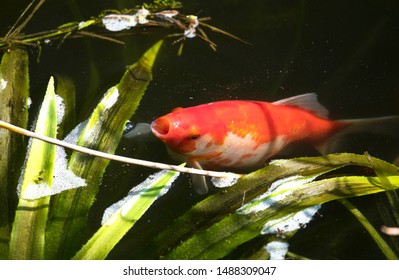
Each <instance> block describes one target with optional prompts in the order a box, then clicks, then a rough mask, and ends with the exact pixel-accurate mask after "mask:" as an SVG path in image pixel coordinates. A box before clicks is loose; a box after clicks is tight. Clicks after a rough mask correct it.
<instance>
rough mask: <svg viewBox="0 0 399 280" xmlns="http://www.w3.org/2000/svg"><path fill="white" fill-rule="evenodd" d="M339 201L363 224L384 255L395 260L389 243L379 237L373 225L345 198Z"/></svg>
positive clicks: (395, 257)
mask: <svg viewBox="0 0 399 280" xmlns="http://www.w3.org/2000/svg"><path fill="white" fill-rule="evenodd" d="M339 202H341V203H342V205H344V206H345V207H346V208H347V209H348V210H349V211H350V212H351V213H352V214H353V215H354V216H355V217H356V219H357V220H358V221H359V222H360V223H361V224H362V225H363V226H364V228H365V229H366V230H367V231H368V232H369V234H370V236H371V237H372V238H373V239H374V241H375V243H377V245H378V247H379V248H380V249H381V251H382V252H383V253H384V255H385V256H386V257H387V259H389V260H397V259H398V257H397V256H396V254H395V252H394V251H393V250H392V249H391V247H389V245H388V244H387V243H386V242H385V240H384V239H383V238H382V237H381V235H380V234H379V233H378V231H377V230H376V229H375V228H374V227H373V225H372V224H371V223H370V222H369V220H368V219H367V218H366V217H365V216H364V215H363V214H362V213H361V212H360V211H359V209H357V208H356V206H354V205H353V204H352V203H350V202H349V200H347V199H344V198H342V199H340V200H339Z"/></svg>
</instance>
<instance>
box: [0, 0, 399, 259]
mask: <svg viewBox="0 0 399 280" xmlns="http://www.w3.org/2000/svg"><path fill="white" fill-rule="evenodd" d="M42 2H43V1H41V2H40V3H42ZM161 3H163V4H164V5H166V4H165V3H168V5H173V7H171V8H173V9H175V8H176V5H178V3H177V2H175V1H154V3H153V4H151V5H150V4H148V5H143V7H138V8H137V9H134V10H132V11H130V12H123V14H124V15H129V16H132V18H130V17H128V19H129V21H130V20H133V21H135V20H137V22H136V23H133V24H135V26H136V25H137V24H140V20H139V19H138V18H137V17H138V16H140V15H142V14H137V13H139V11H140V9H143V8H145V9H149V10H151V9H153V10H154V11H158V10H161V11H162V10H163V11H164V9H165V7H162V8H160V6H159V5H160V4H161ZM152 5H155V6H152ZM114 12H115V11H114ZM114 12H113V14H112V15H113V16H112V17H113V18H117V19H118V16H117V13H114ZM109 14H110V13H104V15H103V16H100V17H99V18H95V19H92V20H89V21H84V23H83V24H80V27H82V26H83V27H82V28H81V29H83V28H86V27H89V26H91V25H94V24H97V23H98V21H99V19H100V18H104V17H105V16H106V15H109ZM112 17H111V18H110V19H112ZM186 19H187V18H186V17H184V18H181V19H179V21H178V23H177V22H175V21H173V24H177V25H178V26H177V28H180V29H181V30H188V32H186V33H184V32H183V33H181V34H180V35H179V36H184V37H180V38H190V37H189V36H192V35H193V33H192V32H193V31H192V28H197V27H198V26H195V25H196V22H195V19H194V18H191V19H190V18H189V19H188V20H189V21H188V22H185V23H186V24H183V23H182V22H181V21H180V20H182V21H183V20H186ZM141 22H144V23H142V24H147V23H146V22H145V21H144V20H143V19H141ZM193 22H194V23H193ZM24 23H27V21H24ZM163 24H164V23H163V22H162V23H160V25H163ZM168 24H171V23H170V22H169V23H168ZM190 24H191V26H190ZM200 24H201V22H200ZM16 26H17V25H16ZM18 26H20V25H18ZM22 27H23V26H22ZM131 27H134V26H131ZM68 28H71V29H68V30H66V29H65V30H64V29H63V28H62V29H61V30H62V32H64V31H65V33H62V32H61V33H62V34H61V33H60V34H58V33H57V32H60V30H58V31H51V32H45V33H43V34H45V35H43V37H40V36H39V37H38V35H37V34H36V35H34V36H32V37H29V36H28V37H23V36H22V35H20V34H19V31H20V30H21V27H19V28H15V29H14V31H13V32H10V33H9V34H8V36H6V37H5V39H4V40H3V41H2V44H4V45H3V46H7V48H8V51H7V52H5V53H4V54H3V58H2V62H1V66H0V99H1V100H0V120H1V121H2V122H0V126H1V127H3V128H7V129H9V130H5V129H3V128H1V130H0V159H1V160H0V164H1V168H0V172H1V175H0V178H1V181H0V258H1V259H105V258H107V257H108V256H109V254H110V252H112V250H113V249H114V248H115V246H117V244H118V243H119V242H120V240H121V239H122V238H123V236H125V235H126V234H127V232H129V231H131V230H133V229H134V228H135V227H136V223H137V222H138V221H140V219H141V218H142V217H143V216H144V215H145V214H146V213H147V212H148V210H149V209H151V207H152V206H153V203H154V202H155V201H156V200H157V199H159V198H160V197H163V198H164V199H166V200H167V199H168V197H167V195H166V193H167V192H168V190H170V189H171V188H173V187H174V186H175V185H174V182H175V180H176V178H177V176H178V175H179V172H178V171H177V170H180V171H182V172H191V171H192V170H190V169H184V168H183V167H181V168H175V169H176V170H170V171H168V170H163V171H160V172H157V173H156V174H155V175H153V176H150V177H149V178H147V179H146V180H144V181H143V183H141V184H140V185H139V186H135V187H133V186H132V190H131V191H129V192H128V193H127V194H126V197H125V198H124V199H122V200H120V201H118V202H115V204H113V205H111V206H110V207H109V208H107V210H106V211H105V213H104V216H103V219H102V226H100V227H98V228H97V229H96V232H95V233H94V234H93V236H92V237H91V238H90V239H89V240H83V239H82V234H81V233H82V232H83V231H84V230H85V229H86V228H87V227H88V223H89V222H88V216H89V213H90V210H91V208H92V205H93V203H94V201H95V199H96V197H97V195H98V192H99V189H100V187H101V180H102V178H103V176H104V174H105V173H106V172H107V169H106V168H107V166H108V164H109V160H112V159H113V157H112V154H114V153H115V151H116V148H117V147H118V145H119V143H120V140H121V137H122V133H123V130H124V127H125V125H126V123H127V121H128V120H129V119H130V118H131V117H132V116H133V115H134V114H135V112H136V109H137V107H138V106H139V103H140V100H141V99H142V97H143V95H144V93H145V90H146V88H147V86H148V85H149V83H150V81H151V79H152V68H153V65H154V63H155V60H156V58H157V56H159V55H160V54H159V51H160V49H161V48H162V45H163V41H158V42H156V43H155V44H154V45H153V46H152V47H151V48H149V49H148V50H147V51H146V52H145V53H144V54H143V55H142V57H141V58H140V59H139V60H138V61H137V62H136V63H134V64H133V65H132V66H130V67H129V68H128V69H127V70H126V71H125V73H124V75H123V76H122V78H121V79H120V81H119V83H118V84H116V85H115V86H113V87H111V88H110V89H109V90H108V91H107V92H106V93H105V94H104V96H103V98H102V99H101V101H100V102H99V103H98V104H97V106H96V107H95V109H94V110H92V111H91V114H90V117H89V118H88V119H87V120H86V121H85V122H83V123H81V124H79V125H77V124H76V123H73V125H77V126H76V128H75V129H72V131H70V130H71V129H70V123H69V122H70V121H71V119H69V118H67V117H66V116H68V115H70V114H72V113H73V110H75V106H74V90H73V88H74V87H73V85H72V84H71V81H70V80H68V79H65V78H62V77H58V78H53V77H51V78H50V79H49V83H48V86H47V90H46V93H45V94H44V100H43V102H42V104H41V108H40V111H39V114H38V116H37V120H36V122H35V125H34V128H33V130H34V131H35V133H36V134H29V133H28V132H26V131H24V130H21V129H19V128H18V127H22V128H26V127H27V126H28V117H29V116H28V110H27V108H28V107H29V69H28V55H27V52H26V50H25V48H24V47H26V46H28V45H30V44H35V45H36V46H40V44H41V43H42V42H45V40H47V39H49V38H50V37H51V36H53V37H51V40H54V39H57V38H58V39H60V38H62V39H65V38H69V37H73V36H81V35H84V34H83V33H82V32H81V31H80V30H81V29H79V24H77V25H76V24H72V25H69V27H68ZM190 28H191V29H190ZM214 29H215V28H214ZM16 31H18V32H16ZM202 32H203V31H200V35H201V36H202V37H203V38H202V39H205V41H207V42H208V43H210V42H211V41H209V39H208V38H207V36H206V35H204V34H205V33H202ZM55 34H57V36H55ZM182 34H183V35H182ZM19 36H22V37H19ZM46 36H47V37H46ZM48 36H50V37H48ZM92 37H93V36H92ZM32 38H35V40H31V39H32ZM62 39H61V40H62ZM184 40H185V39H184ZM21 46H22V48H21ZM210 46H214V45H213V44H212V43H210ZM55 79H56V80H57V84H56V85H55V83H54V80H55ZM30 117H31V118H34V116H30ZM8 123H11V124H13V125H17V127H13V126H9V125H8ZM16 132H18V133H23V134H24V135H27V136H29V137H32V138H31V139H29V140H27V139H25V138H23V137H22V136H21V135H20V134H18V133H16ZM37 136H39V137H40V136H47V137H49V138H50V139H55V138H58V139H63V143H64V144H63V143H56V144H61V145H64V146H66V147H67V148H75V146H73V145H68V144H71V143H72V144H76V145H77V146H80V147H84V148H88V149H84V150H81V151H73V152H72V154H71V155H70V156H69V159H66V153H65V151H63V149H61V148H58V147H57V148H56V146H55V145H53V144H51V143H48V142H45V141H42V140H40V139H36V138H35V137H37ZM42 139H44V140H46V139H48V138H42ZM27 142H28V143H27ZM65 143H66V144H65ZM26 146H27V150H26V152H25V150H24V149H23V148H22V147H26ZM91 150H97V151H101V152H103V153H106V154H110V155H111V156H110V157H108V158H103V157H97V156H92V154H91V152H90V151H91ZM83 152H84V153H83ZM122 160H123V159H122ZM347 166H358V167H362V168H366V169H367V171H369V174H368V175H358V174H350V173H344V174H340V173H338V172H337V171H340V170H342V169H343V168H344V167H347ZM153 167H158V165H154V166H153ZM166 168H167V166H165V169H166ZM170 168H171V169H174V167H170ZM211 175H213V176H217V175H218V174H216V173H211ZM222 175H225V174H222ZM222 177H223V176H222ZM237 177H239V179H238V180H237V182H235V183H234V185H232V186H227V187H226V186H224V185H223V183H220V182H216V183H215V184H218V185H221V187H223V188H220V189H217V191H215V192H214V193H212V194H210V195H209V196H207V197H203V198H202V199H201V200H200V201H199V202H198V203H196V204H195V205H194V206H192V207H191V208H190V209H188V210H185V211H184V213H183V214H181V215H180V216H179V217H178V218H177V219H175V220H174V221H172V222H171V223H169V224H168V225H167V226H166V227H165V228H161V229H160V230H159V232H156V234H155V237H153V238H152V237H151V238H149V240H147V241H148V242H147V243H146V244H145V246H143V247H142V248H132V249H137V251H138V252H137V255H139V256H140V258H143V259H144V258H146V259H164V258H165V259H220V258H229V257H231V256H232V255H231V254H233V253H234V252H236V253H235V254H236V255H235V256H238V257H240V258H269V257H270V256H275V255H276V252H275V250H276V247H277V251H280V252H281V251H282V253H280V255H281V256H283V257H284V256H285V255H286V254H287V256H289V257H291V258H300V256H297V255H295V254H293V253H291V252H287V251H286V250H287V247H286V246H284V243H287V242H288V241H289V239H290V238H291V237H292V236H294V235H295V233H296V232H297V231H298V230H300V229H301V228H302V227H304V226H305V225H306V223H307V222H309V220H310V219H312V216H313V215H314V213H316V212H317V210H318V207H319V206H320V205H321V204H323V203H326V202H329V201H332V200H338V201H341V203H342V204H343V205H344V206H345V207H347V208H348V209H350V211H351V212H352V213H353V214H354V215H355V216H356V217H357V218H358V219H359V221H360V222H361V223H362V224H363V225H364V226H365V228H366V229H367V230H368V232H369V233H370V235H371V236H372V237H373V238H374V240H375V242H376V244H377V246H379V248H380V249H381V250H382V252H383V253H384V254H385V256H386V258H388V259H397V256H398V251H397V249H396V248H395V247H394V246H392V245H390V244H388V243H387V242H386V241H385V240H384V238H382V237H381V235H380V234H379V232H378V230H376V229H375V228H374V227H373V226H372V225H371V223H370V222H369V221H368V220H367V218H365V217H364V215H362V214H361V213H360V211H359V210H358V209H356V208H355V207H354V206H353V204H351V203H350V202H348V200H346V198H350V197H357V196H364V195H372V194H375V193H381V192H384V193H386V195H387V196H388V197H389V202H390V205H391V208H392V209H393V211H392V212H393V213H394V214H395V215H396V217H395V218H396V223H398V222H399V219H398V217H397V216H398V215H399V212H398V211H397V209H398V207H397V206H398V205H399V203H398V201H399V200H398V198H397V195H396V192H395V191H394V190H395V189H397V188H398V187H399V168H398V167H397V166H395V165H392V164H390V163H388V162H385V161H383V160H380V159H377V158H374V157H372V156H370V155H369V154H367V153H365V154H363V155H356V154H349V153H345V154H333V155H326V156H320V157H302V158H293V159H284V160H275V161H272V162H271V163H270V164H269V165H267V166H266V167H264V168H263V169H260V170H258V171H255V172H253V173H250V174H246V175H244V176H237ZM17 188H18V193H19V194H18V197H16V194H17ZM255 241H256V242H255ZM276 241H278V242H280V243H276ZM251 242H253V243H251ZM251 244H252V246H251ZM276 244H277V245H276Z"/></svg>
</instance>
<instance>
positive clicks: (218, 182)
mask: <svg viewBox="0 0 399 280" xmlns="http://www.w3.org/2000/svg"><path fill="white" fill-rule="evenodd" d="M237 181H238V177H230V178H227V177H226V178H217V177H212V179H211V182H212V184H213V185H214V186H215V187H217V188H226V187H230V186H232V185H234V184H235V183H237Z"/></svg>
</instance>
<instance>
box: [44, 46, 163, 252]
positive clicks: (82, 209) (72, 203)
mask: <svg viewBox="0 0 399 280" xmlns="http://www.w3.org/2000/svg"><path fill="white" fill-rule="evenodd" d="M161 45H162V41H159V42H158V43H156V44H155V45H154V46H152V47H151V48H150V49H149V50H148V51H147V52H146V53H145V54H144V55H143V56H142V57H141V58H140V60H139V61H138V62H137V63H135V64H134V65H132V66H131V67H129V69H128V70H127V71H126V72H125V74H124V76H123V77H122V79H121V81H120V82H119V84H118V85H116V86H114V87H112V88H110V89H109V90H108V92H107V93H106V94H105V95H104V97H103V99H102V100H101V101H100V103H99V104H98V105H97V107H96V108H95V110H94V111H93V113H92V115H91V117H90V118H89V120H88V121H87V124H86V126H85V128H84V129H83V131H82V133H81V135H80V137H79V140H78V145H80V146H85V147H88V148H93V149H96V150H100V151H103V152H107V153H111V154H113V153H114V152H115V150H116V148H117V146H118V143H119V141H120V138H121V137H122V132H123V129H124V126H125V124H126V122H127V120H128V119H129V118H131V116H132V115H133V114H134V112H135V111H136V109H137V107H138V105H139V103H140V100H141V98H142V96H143V94H144V92H145V90H146V88H147V86H148V84H149V82H150V81H151V79H152V73H151V71H152V66H153V64H154V61H155V59H156V57H157V54H158V51H159V49H160V47H161ZM108 162H109V161H107V160H104V159H100V158H93V157H91V156H88V155H85V154H81V153H76V152H74V153H73V154H72V156H71V159H70V161H69V168H70V169H71V170H72V171H73V172H74V173H75V174H76V175H77V176H80V177H82V178H84V179H86V182H87V187H85V188H81V189H75V190H70V191H66V192H64V193H61V194H60V195H58V196H57V197H56V198H55V199H54V211H53V213H52V214H53V215H52V217H53V218H52V220H51V222H50V225H49V232H48V241H49V246H48V251H47V257H48V258H50V259H56V258H61V259H65V258H71V257H72V256H73V255H74V254H75V252H76V251H77V250H78V248H79V247H80V246H81V245H82V244H81V243H82V240H81V232H82V231H83V229H84V227H85V226H86V220H87V215H88V212H89V209H90V207H91V205H92V204H93V202H94V200H95V197H96V195H97V192H98V188H99V185H100V182H101V178H102V176H103V174H104V171H105V168H106V167H107V165H108Z"/></svg>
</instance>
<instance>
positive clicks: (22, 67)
mask: <svg viewBox="0 0 399 280" xmlns="http://www.w3.org/2000/svg"><path fill="white" fill-rule="evenodd" d="M28 98H29V73H28V55H27V53H26V51H24V50H21V49H14V50H10V51H9V52H6V53H4V55H3V58H2V61H1V65H0V120H3V121H6V122H9V123H12V124H14V125H17V126H20V127H23V128H26V127H27V125H28ZM23 147H25V141H24V139H23V137H22V136H21V135H19V134H16V133H12V132H11V131H8V130H3V129H2V130H0V259H6V258H8V245H9V240H10V234H11V223H12V220H13V219H14V213H12V212H10V209H15V207H16V205H17V201H18V199H17V196H16V192H15V187H16V185H17V184H18V176H19V172H18V170H20V169H21V166H22V164H23V162H24V158H25V154H24V152H25V151H24V149H23Z"/></svg>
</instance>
